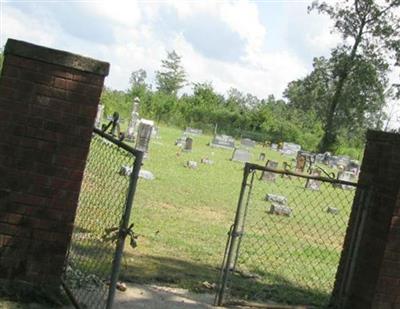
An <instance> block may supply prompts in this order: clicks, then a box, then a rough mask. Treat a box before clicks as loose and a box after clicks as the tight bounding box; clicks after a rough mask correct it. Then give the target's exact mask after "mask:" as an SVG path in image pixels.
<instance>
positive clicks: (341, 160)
mask: <svg viewBox="0 0 400 309" xmlns="http://www.w3.org/2000/svg"><path fill="white" fill-rule="evenodd" d="M349 164H350V158H349V157H348V156H338V157H337V159H336V165H337V166H338V167H339V166H341V167H343V168H344V169H347V167H348V166H349Z"/></svg>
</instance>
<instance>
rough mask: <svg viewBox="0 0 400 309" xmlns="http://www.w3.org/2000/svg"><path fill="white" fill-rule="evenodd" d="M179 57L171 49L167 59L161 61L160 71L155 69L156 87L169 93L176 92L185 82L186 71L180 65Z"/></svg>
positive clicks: (174, 93)
mask: <svg viewBox="0 0 400 309" xmlns="http://www.w3.org/2000/svg"><path fill="white" fill-rule="evenodd" d="M181 59H182V58H181V57H180V56H179V55H178V54H177V53H176V52H175V51H174V50H173V51H172V52H168V55H167V59H164V60H162V61H161V67H162V71H156V84H157V89H158V90H159V91H161V92H164V93H166V94H169V95H175V96H176V94H177V92H178V90H179V89H181V88H182V87H183V86H184V85H185V82H186V73H185V70H184V69H183V67H182V65H181Z"/></svg>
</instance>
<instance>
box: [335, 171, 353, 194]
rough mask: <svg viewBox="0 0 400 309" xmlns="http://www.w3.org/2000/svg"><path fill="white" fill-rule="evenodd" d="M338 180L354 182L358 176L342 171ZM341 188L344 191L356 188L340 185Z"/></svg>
mask: <svg viewBox="0 0 400 309" xmlns="http://www.w3.org/2000/svg"><path fill="white" fill-rule="evenodd" d="M338 179H339V180H343V181H348V182H354V181H355V179H356V175H355V174H354V173H352V172H349V171H340V172H339V173H338ZM339 187H340V188H342V189H347V190H354V189H355V187H354V186H349V185H344V184H340V185H339Z"/></svg>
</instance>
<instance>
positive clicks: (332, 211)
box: [326, 207, 340, 215]
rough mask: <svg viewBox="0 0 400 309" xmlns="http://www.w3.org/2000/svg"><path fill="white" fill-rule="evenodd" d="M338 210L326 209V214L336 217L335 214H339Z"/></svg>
mask: <svg viewBox="0 0 400 309" xmlns="http://www.w3.org/2000/svg"><path fill="white" fill-rule="evenodd" d="M339 211H340V210H339V209H338V208H335V207H328V208H327V209H326V212H327V213H328V214H332V215H337V214H339Z"/></svg>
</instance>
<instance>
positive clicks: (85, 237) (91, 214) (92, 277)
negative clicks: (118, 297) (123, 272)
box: [64, 129, 143, 308]
mask: <svg viewBox="0 0 400 309" xmlns="http://www.w3.org/2000/svg"><path fill="white" fill-rule="evenodd" d="M142 158H143V154H142V152H139V151H136V150H134V149H132V148H130V147H129V146H127V145H125V144H123V143H121V142H119V141H117V140H115V139H114V138H112V137H111V136H108V135H107V134H104V133H103V132H101V131H99V130H97V129H95V132H94V133H93V138H92V141H91V144H90V152H89V156H88V159H87V163H86V168H85V173H84V177H83V182H82V187H81V192H80V196H79V205H78V208H77V214H76V218H75V223H74V230H73V235H72V240H71V244H70V248H69V254H68V257H67V261H66V267H65V278H64V287H65V288H66V290H67V292H68V294H69V295H70V296H71V298H72V299H73V303H74V305H75V307H77V308H111V307H112V302H113V298H114V293H115V288H116V285H117V279H118V273H119V268H120V262H121V255H122V250H123V246H124V241H125V237H126V236H129V235H130V236H131V245H132V246H135V235H133V232H132V230H131V228H132V226H129V217H130V211H131V207H132V202H133V197H134V193H135V188H136V183H137V179H138V173H139V169H140V166H141V162H142Z"/></svg>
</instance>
